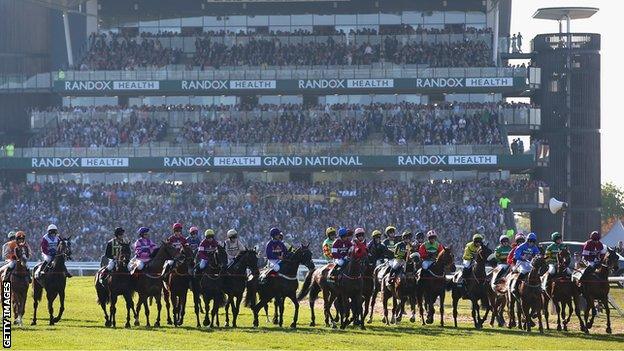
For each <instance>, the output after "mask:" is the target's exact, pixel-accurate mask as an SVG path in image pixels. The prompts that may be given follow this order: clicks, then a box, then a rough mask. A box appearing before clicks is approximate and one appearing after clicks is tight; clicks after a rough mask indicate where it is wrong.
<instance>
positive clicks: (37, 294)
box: [30, 236, 71, 325]
mask: <svg viewBox="0 0 624 351" xmlns="http://www.w3.org/2000/svg"><path fill="white" fill-rule="evenodd" d="M70 239H71V236H70V237H68V238H61V237H59V242H58V244H57V245H56V255H55V256H54V259H53V260H52V262H50V265H49V267H48V271H47V272H46V273H45V275H44V276H43V277H37V271H38V270H40V269H41V267H42V265H43V262H42V263H39V264H38V265H37V266H36V267H35V269H33V278H34V279H33V319H32V322H31V323H30V325H36V324H37V307H38V306H39V301H41V297H42V296H43V290H44V289H45V292H46V298H47V299H48V313H49V314H50V325H54V324H56V323H58V322H59V321H60V320H61V317H62V316H63V312H64V311H65V286H66V284H67V277H66V276H65V271H66V270H67V268H66V267H65V261H66V260H71V241H70ZM57 296H58V298H59V302H60V306H59V314H58V316H56V317H54V307H53V304H54V300H56V297H57Z"/></svg>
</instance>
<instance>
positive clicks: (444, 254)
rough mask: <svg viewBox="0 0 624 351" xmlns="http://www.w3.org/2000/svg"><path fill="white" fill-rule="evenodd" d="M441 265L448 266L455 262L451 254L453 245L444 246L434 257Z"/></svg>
mask: <svg viewBox="0 0 624 351" xmlns="http://www.w3.org/2000/svg"><path fill="white" fill-rule="evenodd" d="M436 262H439V264H441V265H442V266H443V267H449V266H450V265H452V264H453V263H454V262H455V255H453V245H451V246H448V247H445V248H444V249H443V250H442V251H440V253H439V254H438V257H437V259H436Z"/></svg>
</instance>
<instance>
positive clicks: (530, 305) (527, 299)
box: [518, 255, 546, 333]
mask: <svg viewBox="0 0 624 351" xmlns="http://www.w3.org/2000/svg"><path fill="white" fill-rule="evenodd" d="M531 267H532V269H531V271H530V272H529V274H528V275H527V277H526V278H525V279H522V280H520V281H519V283H518V299H519V300H520V306H521V307H522V315H523V317H524V327H523V329H525V330H526V331H527V332H530V331H531V325H532V324H533V323H532V321H531V317H533V316H537V320H538V323H539V331H540V333H544V327H543V325H542V310H543V309H544V306H543V303H542V280H541V278H540V277H541V274H542V273H541V271H542V270H543V269H544V268H545V267H546V260H544V257H543V256H542V255H536V256H535V257H533V259H532V260H531ZM518 323H519V324H520V325H522V323H521V321H520V316H518Z"/></svg>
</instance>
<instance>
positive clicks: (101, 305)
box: [100, 301, 111, 327]
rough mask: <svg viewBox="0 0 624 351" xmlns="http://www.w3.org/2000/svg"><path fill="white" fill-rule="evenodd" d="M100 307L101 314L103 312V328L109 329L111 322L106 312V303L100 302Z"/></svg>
mask: <svg viewBox="0 0 624 351" xmlns="http://www.w3.org/2000/svg"><path fill="white" fill-rule="evenodd" d="M100 307H102V312H104V326H105V327H110V326H111V322H110V318H109V317H108V311H107V310H106V302H102V301H100Z"/></svg>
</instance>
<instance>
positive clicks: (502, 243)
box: [488, 234, 511, 283]
mask: <svg viewBox="0 0 624 351" xmlns="http://www.w3.org/2000/svg"><path fill="white" fill-rule="evenodd" d="M498 242H499V245H498V246H497V247H496V249H494V253H492V255H490V257H488V261H491V260H496V268H495V270H494V271H495V272H496V275H495V276H494V277H492V281H493V282H494V283H496V282H497V281H498V277H500V276H501V275H503V274H505V273H506V272H507V269H508V268H509V264H508V263H507V256H508V255H509V253H510V252H511V245H509V237H508V236H507V235H506V234H503V235H501V236H500V237H499V238H498Z"/></svg>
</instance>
